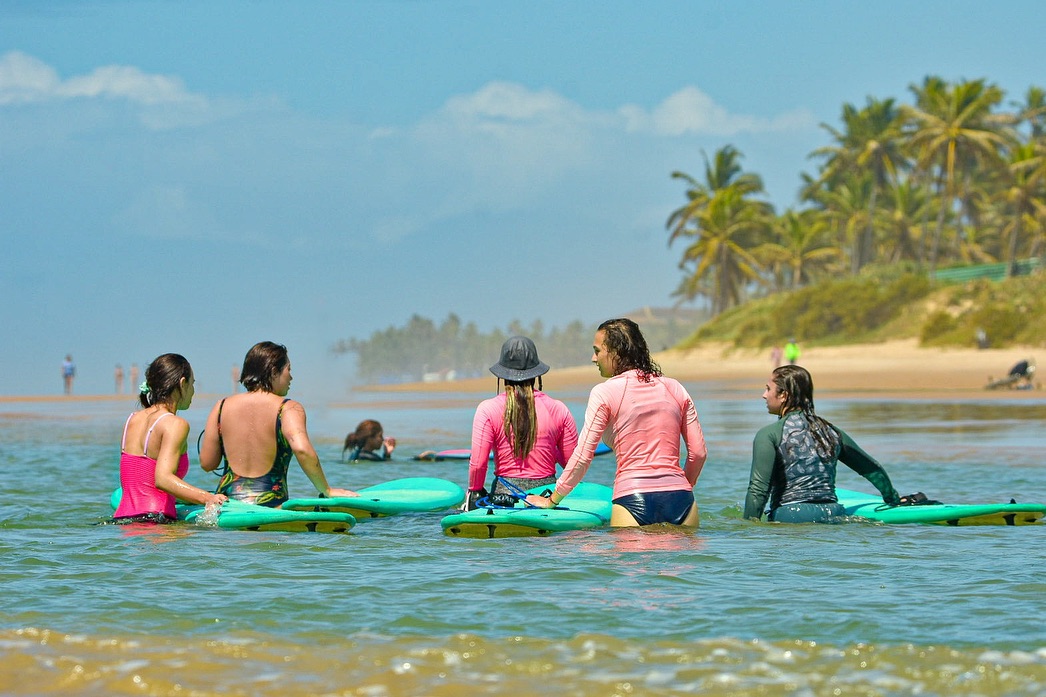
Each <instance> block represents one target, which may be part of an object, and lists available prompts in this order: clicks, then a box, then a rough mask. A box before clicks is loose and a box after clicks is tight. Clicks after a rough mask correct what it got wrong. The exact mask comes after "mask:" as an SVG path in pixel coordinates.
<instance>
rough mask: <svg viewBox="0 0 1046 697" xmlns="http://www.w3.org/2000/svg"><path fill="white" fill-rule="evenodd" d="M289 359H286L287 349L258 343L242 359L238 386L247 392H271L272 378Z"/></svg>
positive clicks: (272, 344) (264, 342)
mask: <svg viewBox="0 0 1046 697" xmlns="http://www.w3.org/2000/svg"><path fill="white" fill-rule="evenodd" d="M288 363H290V358H288V357H287V347H286V346H284V345H283V344H276V343H273V342H271V341H260V342H258V343H257V344H255V345H254V346H251V350H250V351H248V352H247V355H246V356H244V358H243V368H241V369H240V384H242V385H243V386H244V387H246V388H247V391H248V392H256V391H257V390H265V391H266V392H271V391H272V378H273V376H274V375H277V374H278V373H280V372H281V371H282V370H283V369H284V368H285V367H286V366H287V364H288Z"/></svg>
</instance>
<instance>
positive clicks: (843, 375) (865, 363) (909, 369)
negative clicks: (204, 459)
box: [0, 339, 1046, 406]
mask: <svg viewBox="0 0 1046 697" xmlns="http://www.w3.org/2000/svg"><path fill="white" fill-rule="evenodd" d="M1038 350H1040V351H1041V350H1042V349H1038ZM1036 351H1037V349H1036V348H1035V347H1027V346H1018V347H1009V348H1000V349H992V348H988V349H974V348H922V347H920V346H918V345H917V341H916V340H915V339H904V340H897V341H889V342H884V343H880V344H852V345H846V346H824V347H820V346H819V347H813V348H809V349H803V350H802V354H801V355H800V358H799V361H798V363H799V365H801V366H803V367H804V368H806V369H807V370H809V371H810V373H811V375H813V378H814V387H815V394H816V395H817V396H819V397H828V398H831V399H938V400H942V399H963V400H971V399H974V400H1007V399H1008V400H1013V399H1021V400H1035V399H1039V398H1046V392H1044V391H1043V389H1042V384H1041V378H1040V377H1039V376H1036V379H1035V380H1034V389H1030V390H1028V389H1025V390H1015V389H996V390H988V389H986V385H987V384H988V382H989V380H990V379H997V378H1000V377H1003V376H1005V375H1006V373H1007V372H1008V371H1009V369H1010V367H1011V366H1013V365H1014V364H1015V363H1017V362H1018V361H1021V360H1025V359H1028V360H1034V359H1035V356H1036ZM654 359H655V360H656V361H657V362H658V364H659V365H660V366H661V368H662V370H663V372H664V374H665V375H667V376H669V377H672V378H675V379H677V380H679V381H680V382H683V383H684V384H688V385H695V384H696V386H697V388H698V389H697V390H695V394H694V397H695V399H697V400H698V401H700V399H701V397H702V396H706V397H715V398H716V399H734V398H736V399H753V398H758V397H760V395H761V394H762V390H763V387H764V385H765V384H766V381H767V379H768V377H769V375H770V371H771V369H772V366H771V364H770V355H769V351H768V350H757V349H737V348H733V347H732V346H729V345H726V344H706V345H703V346H700V347H698V348H695V349H689V350H676V349H672V350H668V351H661V352H658V353H655V354H654ZM542 382H543V386H544V389H545V391H546V392H548V393H550V394H553V395H554V394H556V393H557V392H578V391H586V392H587V391H588V390H590V389H591V388H592V387H593V386H595V385H596V384H598V383H600V382H602V378H601V377H600V376H599V373H598V371H597V370H596V368H595V366H593V365H582V366H574V367H570V368H553V369H552V370H550V371H549V372H548V373H547V374H545V375H544V376H543V380H542ZM495 383H496V380H495V378H494V376H493V375H486V376H483V377H476V378H465V379H461V380H454V381H444V382H410V383H397V384H392V385H363V386H359V387H356V388H354V389H353V390H351V391H349V392H347V393H346V394H345V397H344V398H343V399H336V400H333V401H331V402H329V403H328V404H327V406H351V405H353V399H352V396H353V394H368V395H378V394H390V395H391V394H399V393H415V394H425V395H429V399H426V401H431V402H433V403H440V402H442V403H446V404H448V405H449V404H451V403H453V402H454V400H453V399H448V396H449V395H454V394H456V395H460V396H461V399H462V400H463V402H464V403H471V402H472V398H473V395H482V394H489V395H492V394H493V392H494V388H495ZM197 397H198V398H200V399H204V400H206V399H208V397H209V396H208V395H202V394H201V395H197ZM217 398H220V396H215V399H217ZM136 400H137V396H135V395H127V394H122V395H119V394H97V395H88V394H73V395H65V394H53V395H0V404H15V403H56V404H59V403H63V402H65V403H72V402H84V403H89V402H95V403H97V402H119V401H131V402H134V401H136Z"/></svg>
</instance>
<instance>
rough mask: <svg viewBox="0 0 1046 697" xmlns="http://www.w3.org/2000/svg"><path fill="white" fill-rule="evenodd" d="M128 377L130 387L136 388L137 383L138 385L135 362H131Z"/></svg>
mask: <svg viewBox="0 0 1046 697" xmlns="http://www.w3.org/2000/svg"><path fill="white" fill-rule="evenodd" d="M130 379H131V389H132V390H134V389H137V388H138V387H139V385H138V364H137V363H132V364H131V372H130Z"/></svg>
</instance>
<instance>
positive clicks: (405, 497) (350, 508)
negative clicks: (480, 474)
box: [283, 477, 465, 520]
mask: <svg viewBox="0 0 1046 697" xmlns="http://www.w3.org/2000/svg"><path fill="white" fill-rule="evenodd" d="M356 493H358V494H359V496H344V497H338V498H297V499H290V500H288V501H287V502H285V503H284V504H283V508H284V510H291V511H336V512H340V513H348V514H349V515H352V516H354V517H356V518H358V519H360V520H367V519H368V518H382V517H385V516H390V515H396V514H397V513H422V512H427V511H445V510H447V509H448V508H453V507H454V506H457V505H459V504H460V503H461V502H462V501H464V500H465V490H464V489H462V488H461V487H460V486H459V485H457V484H455V483H454V482H451V481H448V480H446V479H439V478H437V477H406V478H404V479H393V480H392V481H389V482H384V483H382V484H376V485H375V486H368V487H366V488H364V489H358V490H357V492H356Z"/></svg>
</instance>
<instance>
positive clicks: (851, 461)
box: [744, 365, 901, 523]
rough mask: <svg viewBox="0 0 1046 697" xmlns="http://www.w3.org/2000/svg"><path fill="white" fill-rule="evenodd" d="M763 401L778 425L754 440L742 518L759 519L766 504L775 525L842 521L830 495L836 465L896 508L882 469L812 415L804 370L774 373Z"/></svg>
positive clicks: (811, 392) (811, 391) (808, 380)
mask: <svg viewBox="0 0 1046 697" xmlns="http://www.w3.org/2000/svg"><path fill="white" fill-rule="evenodd" d="M763 399H764V400H766V410H767V411H768V412H770V413H771V414H775V415H776V416H777V417H778V419H777V421H776V422H775V423H772V424H770V425H769V426H764V427H763V428H761V429H760V430H759V432H758V433H756V435H755V440H754V442H753V444H752V471H751V474H750V476H749V480H748V495H747V496H746V498H745V513H744V517H745V518H751V519H753V520H759V519H761V518H762V516H763V508H764V507H765V506H766V502H767V500H768V499H769V501H770V509H769V515H768V516H767V518H768V519H769V520H772V521H776V522H779V523H825V522H832V520H834V519H838V518H840V517H841V516H844V515H845V514H846V511H845V509H844V508H843V507H842V506H841V505H840V504H839V503H838V500H837V498H836V495H835V471H836V465H837V463H839V462H842V463H843V464H845V465H846V466H847V467H849V468H850V469H852V470H853V471H855V472H857V473H858V474H860V475H861V476H862V477H864V478H865V479H867V480H868V481H869V482H871V483H872V485H873V486H874V487H875V488H876V489H878V490H879V493H881V494H882V496H883V501H885V502H886V503H888V504H891V505H897V504H899V503H900V502H901V497H900V496H898V494H897V491H896V490H895V489H894V488H893V484H892V483H891V482H890V477H889V475H887V474H886V470H884V469H883V468H882V465H880V464H879V463H878V462H876V461H875V460H874V459H873V458H872V457H871V456H870V455H868V453H866V452H865V451H863V450H861V448H860V447H859V446H858V445H857V443H855V442H854V440H853V439H852V438H850V436H848V435H847V434H846V433H845V432H844V431H843V430H842V429H841V428H838V427H837V426H834V425H832V424H831V423H829V422H828V421H826V420H825V419H822V418H821V417H820V416H818V415H817V414H815V413H814V383H813V378H811V377H810V373H809V372H808V371H807V370H806V368H803V367H800V366H797V365H784V366H781V367H780V368H777V369H776V370H774V371H773V373H771V375H770V381H769V382H768V383H767V384H766V389H765V390H764V392H763Z"/></svg>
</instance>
